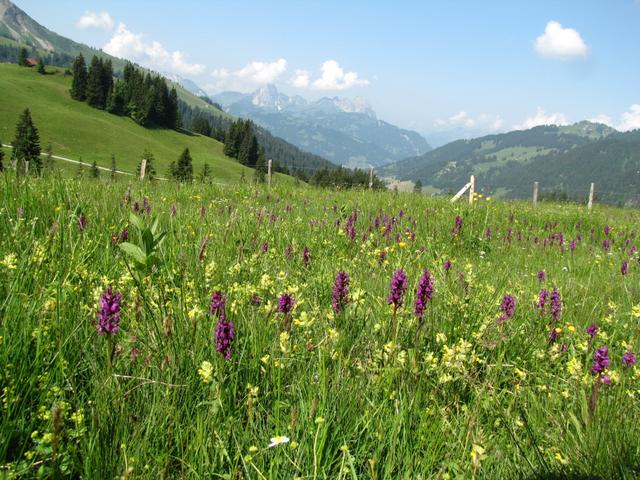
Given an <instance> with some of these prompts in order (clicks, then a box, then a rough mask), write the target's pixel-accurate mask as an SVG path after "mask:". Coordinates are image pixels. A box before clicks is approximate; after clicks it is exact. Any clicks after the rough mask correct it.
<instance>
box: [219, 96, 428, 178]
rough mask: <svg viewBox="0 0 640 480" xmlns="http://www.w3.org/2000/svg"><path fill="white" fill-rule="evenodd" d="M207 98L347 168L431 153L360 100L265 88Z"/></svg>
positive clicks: (417, 137) (413, 135) (418, 138)
mask: <svg viewBox="0 0 640 480" xmlns="http://www.w3.org/2000/svg"><path fill="white" fill-rule="evenodd" d="M211 99H212V100H213V101H214V102H216V103H218V104H220V105H221V106H222V107H223V108H224V109H225V110H226V111H227V112H229V113H230V114H232V115H236V116H239V117H245V118H250V119H251V120H253V121H254V122H256V123H257V124H258V125H261V126H263V127H265V128H266V129H268V130H269V131H270V132H272V133H273V134H274V135H277V136H279V137H282V138H284V139H285V140H287V141H288V142H290V143H292V144H294V145H296V146H298V147H300V148H302V149H304V150H306V151H309V152H312V153H315V154H317V155H320V156H322V157H324V158H326V159H328V160H330V161H332V162H333V163H337V164H340V165H344V166H347V167H360V168H367V167H370V166H372V167H379V166H382V165H386V164H389V163H392V162H394V161H397V160H400V159H402V158H406V157H409V156H415V155H421V154H423V153H425V152H428V151H429V150H430V149H431V147H430V146H429V144H428V143H427V141H426V140H425V139H424V138H423V137H422V136H421V135H420V134H419V133H417V132H413V131H411V130H405V129H402V128H399V127H396V126H394V125H391V124H390V123H388V122H385V121H383V120H380V119H378V118H377V116H376V113H375V112H374V111H373V109H372V108H371V106H370V105H369V104H368V103H367V102H366V100H364V99H363V98H361V97H357V98H353V99H350V98H339V97H333V98H328V97H324V98H321V99H319V100H317V101H308V100H306V99H304V98H303V97H301V96H297V95H296V96H288V95H286V94H284V93H282V92H280V91H278V89H277V88H276V87H275V85H267V86H265V87H262V88H259V89H258V90H256V91H254V92H252V93H248V94H243V93H239V92H223V93H220V94H217V95H214V96H212V97H211Z"/></svg>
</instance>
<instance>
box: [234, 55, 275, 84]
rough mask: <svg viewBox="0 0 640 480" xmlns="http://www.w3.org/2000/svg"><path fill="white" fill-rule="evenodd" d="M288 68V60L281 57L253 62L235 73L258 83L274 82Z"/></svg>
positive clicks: (243, 78) (246, 79)
mask: <svg viewBox="0 0 640 480" xmlns="http://www.w3.org/2000/svg"><path fill="white" fill-rule="evenodd" d="M286 70H287V61H286V60H285V59H284V58H280V59H278V60H276V61H275V62H271V63H267V62H251V63H248V64H247V65H245V66H244V67H243V68H241V69H240V70H238V71H237V72H235V73H234V75H235V76H236V77H238V78H239V79H241V80H244V81H246V82H249V83H253V84H256V85H266V84H269V83H273V82H275V81H276V80H277V78H278V77H279V76H280V75H282V74H283V73H284V72H285V71H286Z"/></svg>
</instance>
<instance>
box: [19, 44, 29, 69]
mask: <svg viewBox="0 0 640 480" xmlns="http://www.w3.org/2000/svg"><path fill="white" fill-rule="evenodd" d="M27 55H28V53H27V49H26V48H24V47H21V48H20V53H18V65H20V66H21V67H26V66H27Z"/></svg>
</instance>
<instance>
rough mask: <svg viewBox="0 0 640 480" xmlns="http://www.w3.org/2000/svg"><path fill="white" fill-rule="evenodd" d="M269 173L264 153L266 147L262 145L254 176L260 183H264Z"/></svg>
mask: <svg viewBox="0 0 640 480" xmlns="http://www.w3.org/2000/svg"><path fill="white" fill-rule="evenodd" d="M266 175H267V161H266V157H265V154H264V149H263V148H262V147H261V148H260V152H259V154H258V161H257V162H256V169H255V170H254V176H255V179H256V181H257V182H258V183H264V181H265V178H266Z"/></svg>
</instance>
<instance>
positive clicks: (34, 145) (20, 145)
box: [11, 108, 42, 174]
mask: <svg viewBox="0 0 640 480" xmlns="http://www.w3.org/2000/svg"><path fill="white" fill-rule="evenodd" d="M12 145H13V153H12V157H11V158H12V159H14V160H15V161H16V167H17V170H18V171H19V172H20V171H24V166H25V163H24V162H29V164H30V165H33V168H35V170H36V172H37V173H38V174H39V173H40V172H41V170H42V160H41V159H40V136H39V135H38V129H37V128H36V126H35V125H34V124H33V120H32V119H31V112H30V111H29V109H28V108H25V110H24V111H23V112H22V114H21V115H20V119H19V120H18V123H17V125H16V137H15V139H14V140H13V144H12Z"/></svg>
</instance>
